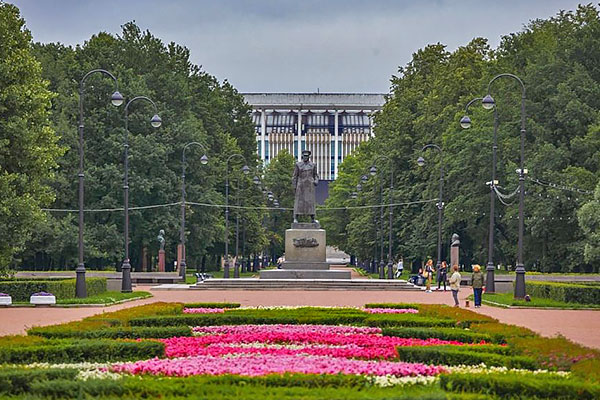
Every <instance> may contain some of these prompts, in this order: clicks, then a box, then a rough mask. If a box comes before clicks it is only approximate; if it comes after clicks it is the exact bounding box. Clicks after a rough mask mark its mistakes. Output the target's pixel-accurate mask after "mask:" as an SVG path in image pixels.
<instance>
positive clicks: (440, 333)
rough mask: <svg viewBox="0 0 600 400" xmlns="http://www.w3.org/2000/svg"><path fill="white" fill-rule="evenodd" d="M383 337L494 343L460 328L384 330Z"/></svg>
mask: <svg viewBox="0 0 600 400" xmlns="http://www.w3.org/2000/svg"><path fill="white" fill-rule="evenodd" d="M382 333H383V335H385V336H396V337H402V338H416V339H430V338H436V339H441V340H457V341H459V342H463V343H479V342H481V341H486V342H493V341H494V340H493V338H492V336H490V335H487V334H485V333H476V332H472V331H468V330H465V329H460V328H419V327H415V328H413V327H407V328H383V330H382Z"/></svg>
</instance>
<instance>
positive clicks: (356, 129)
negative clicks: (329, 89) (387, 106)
mask: <svg viewBox="0 0 600 400" xmlns="http://www.w3.org/2000/svg"><path fill="white" fill-rule="evenodd" d="M243 95H244V98H245V99H246V102H247V103H248V104H250V105H251V106H252V119H253V121H254V125H255V127H256V143H257V150H258V154H259V155H260V158H261V159H262V160H263V162H265V163H268V162H269V160H271V159H273V158H274V157H276V156H277V154H278V153H279V152H280V151H282V150H283V149H286V150H287V151H288V152H289V153H290V154H293V155H294V157H296V158H297V159H298V160H300V158H301V154H302V151H303V150H305V149H308V150H310V151H311V153H312V156H311V159H312V161H313V162H315V163H316V164H317V169H318V172H319V177H320V179H322V180H325V181H331V180H334V179H335V178H336V177H337V175H338V165H339V164H340V163H341V162H342V161H343V160H344V157H346V156H348V155H349V154H352V152H353V151H354V149H355V148H356V147H358V145H359V144H360V143H362V142H364V141H366V140H369V138H370V137H371V136H373V115H374V113H376V112H377V111H379V110H381V108H382V107H383V104H384V103H385V95H384V94H370V93H369V94H367V93H245V94H243Z"/></svg>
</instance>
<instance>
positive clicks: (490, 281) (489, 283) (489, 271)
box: [460, 97, 498, 293]
mask: <svg viewBox="0 0 600 400" xmlns="http://www.w3.org/2000/svg"><path fill="white" fill-rule="evenodd" d="M480 100H481V101H483V98H481V97H476V98H474V99H473V100H471V101H469V102H468V103H467V105H466V106H465V116H464V117H462V118H461V119H460V126H462V127H463V128H464V129H469V128H470V127H471V118H469V114H468V113H469V106H470V105H471V104H473V103H474V102H476V101H480ZM493 107H494V140H493V142H494V144H493V145H492V180H491V181H489V182H487V184H488V185H489V186H490V227H489V235H488V262H487V267H486V269H485V270H486V279H485V291H486V293H494V292H495V291H496V284H495V276H494V273H495V269H496V268H495V267H494V230H495V223H494V218H495V215H494V213H495V203H496V194H495V193H494V192H495V191H494V186H496V185H498V181H497V180H496V152H497V150H498V108H497V107H496V106H495V104H494V105H493Z"/></svg>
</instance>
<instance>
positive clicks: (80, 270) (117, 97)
mask: <svg viewBox="0 0 600 400" xmlns="http://www.w3.org/2000/svg"><path fill="white" fill-rule="evenodd" d="M95 73H100V74H104V75H107V76H109V77H110V78H111V79H112V80H113V81H114V83H115V92H114V93H113V94H112V95H111V97H110V102H111V103H112V105H114V106H117V107H118V106H120V105H121V104H123V96H122V95H121V93H119V85H118V83H117V78H115V76H114V75H113V74H111V73H110V72H108V71H106V70H104V69H94V70H91V71H90V72H88V73H87V74H85V75H84V76H83V78H81V81H80V82H79V173H78V174H77V175H78V177H79V242H78V249H79V263H78V264H77V268H76V269H75V273H76V276H77V279H76V281H75V296H77V297H87V288H86V286H85V264H84V262H83V178H84V174H83V94H84V83H85V81H86V79H87V78H88V77H89V76H90V75H92V74H95Z"/></svg>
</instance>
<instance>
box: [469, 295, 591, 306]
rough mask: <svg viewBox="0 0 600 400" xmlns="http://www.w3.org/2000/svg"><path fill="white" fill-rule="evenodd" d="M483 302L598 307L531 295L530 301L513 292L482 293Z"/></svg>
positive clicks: (471, 297)
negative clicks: (518, 296)
mask: <svg viewBox="0 0 600 400" xmlns="http://www.w3.org/2000/svg"><path fill="white" fill-rule="evenodd" d="M469 300H473V295H471V296H469ZM483 302H484V303H485V304H488V305H491V306H494V305H495V304H491V303H489V302H494V303H498V304H503V305H506V306H518V307H532V308H537V307H552V308H581V309H590V308H591V309H600V305H592V304H577V303H565V302H562V301H558V300H552V299H544V298H540V297H532V298H531V301H525V300H516V299H515V298H514V295H513V293H484V294H483Z"/></svg>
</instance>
